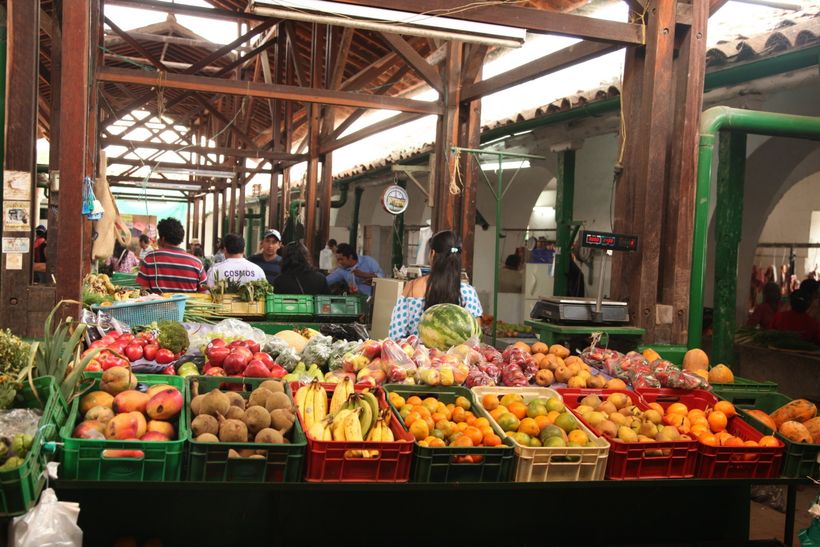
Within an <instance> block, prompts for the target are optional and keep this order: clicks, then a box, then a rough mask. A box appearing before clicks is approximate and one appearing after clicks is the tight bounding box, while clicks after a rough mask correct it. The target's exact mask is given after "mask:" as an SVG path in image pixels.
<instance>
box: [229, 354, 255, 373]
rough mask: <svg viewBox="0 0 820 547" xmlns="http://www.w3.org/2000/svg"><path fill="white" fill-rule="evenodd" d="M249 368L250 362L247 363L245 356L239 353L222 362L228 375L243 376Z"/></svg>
mask: <svg viewBox="0 0 820 547" xmlns="http://www.w3.org/2000/svg"><path fill="white" fill-rule="evenodd" d="M260 362H261V361H260ZM247 366H248V361H246V360H245V358H244V356H243V355H240V354H239V353H231V354H230V355H228V356H227V357H225V360H224V361H223V362H222V367H223V368H224V369H225V372H226V373H228V374H242V372H243V371H244V370H245V367H247Z"/></svg>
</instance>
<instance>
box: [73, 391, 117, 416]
mask: <svg viewBox="0 0 820 547" xmlns="http://www.w3.org/2000/svg"><path fill="white" fill-rule="evenodd" d="M113 404H114V396H113V395H111V394H109V393H106V392H105V391H92V392H91V393H88V394H86V395H83V398H82V399H80V414H82V415H83V416H85V415H86V414H87V413H88V411H89V410H91V409H92V408H94V407H95V406H103V407H107V408H111V406H112V405H113Z"/></svg>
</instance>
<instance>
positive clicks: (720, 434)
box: [715, 430, 732, 446]
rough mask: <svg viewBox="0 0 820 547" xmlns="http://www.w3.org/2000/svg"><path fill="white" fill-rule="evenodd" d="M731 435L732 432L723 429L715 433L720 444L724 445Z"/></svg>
mask: <svg viewBox="0 0 820 547" xmlns="http://www.w3.org/2000/svg"><path fill="white" fill-rule="evenodd" d="M731 436H732V434H731V433H729V432H728V431H726V430H723V431H720V432H718V433H715V437H717V440H718V442H719V443H720V446H723V443H725V442H726V439H728V438H729V437H731Z"/></svg>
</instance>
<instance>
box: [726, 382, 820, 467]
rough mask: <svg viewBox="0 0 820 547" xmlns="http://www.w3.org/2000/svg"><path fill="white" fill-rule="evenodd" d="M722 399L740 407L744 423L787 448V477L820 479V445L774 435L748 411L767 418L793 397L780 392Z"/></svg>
mask: <svg viewBox="0 0 820 547" xmlns="http://www.w3.org/2000/svg"><path fill="white" fill-rule="evenodd" d="M720 396H721V397H722V398H723V399H726V400H727V401H730V402H731V403H732V404H734V405H735V407H737V408H738V409H739V410H740V412H741V415H742V416H743V419H744V420H745V421H747V422H748V423H750V424H751V425H752V426H754V427H755V429H757V430H758V431H760V432H761V433H763V434H764V435H775V436H777V438H778V439H780V440H781V441H783V444H785V445H786V450H785V452H784V457H783V470H782V471H781V474H782V475H783V476H784V477H790V478H803V477H807V476H808V477H818V476H820V444H808V443H796V442H794V441H790V440H789V439H787V438H786V437H784V436H783V435H781V434H780V433H777V432H775V431H772V430H771V429H770V428H769V427H767V426H766V425H765V424H763V423H762V422H760V421H758V420H756V419H754V418H753V417H752V416H750V415H749V414H747V413H746V412H745V410H751V409H753V408H756V409H758V410H762V411H763V412H765V413H766V414H771V413H772V412H774V411H775V410H777V409H778V408H780V407H781V406H783V405H785V404H786V403H788V402H789V401H791V400H792V399H791V397H789V396H788V395H783V394H782V393H778V392H776V391H770V392H754V391H747V392H724V393H721V394H720Z"/></svg>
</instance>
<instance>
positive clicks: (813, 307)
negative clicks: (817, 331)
mask: <svg viewBox="0 0 820 547" xmlns="http://www.w3.org/2000/svg"><path fill="white" fill-rule="evenodd" d="M813 273H814V272H811V273H810V274H809V275H808V277H806V279H804V280H803V281H802V282H801V283H800V290H801V291H803V292H805V293H806V296H807V297H808V298H809V309H808V310H807V311H806V313H808V314H809V317H811V318H812V319H814V320H815V321H817V323H818V324H820V281H817V280H816V279H814V278H813V277H812V274H813Z"/></svg>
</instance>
